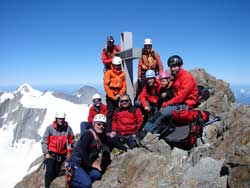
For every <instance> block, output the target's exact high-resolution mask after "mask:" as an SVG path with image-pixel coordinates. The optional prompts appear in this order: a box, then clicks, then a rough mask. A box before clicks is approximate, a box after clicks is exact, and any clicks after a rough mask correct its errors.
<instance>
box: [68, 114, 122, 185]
mask: <svg viewBox="0 0 250 188" xmlns="http://www.w3.org/2000/svg"><path fill="white" fill-rule="evenodd" d="M105 128H106V116H105V115H103V114H96V115H95V117H94V120H93V127H92V128H91V129H89V130H87V131H86V132H84V134H83V135H82V136H81V137H80V140H79V141H78V142H77V144H76V147H75V148H74V149H73V151H72V155H71V158H70V160H69V163H70V166H71V168H72V174H73V177H71V186H72V188H80V187H81V188H91V187H92V183H93V182H94V181H96V180H99V179H101V177H102V174H103V173H104V172H105V170H106V168H107V166H108V165H109V164H110V162H111V159H110V147H112V148H113V147H117V148H119V149H121V150H125V151H126V149H127V148H126V147H125V146H123V145H122V144H120V143H119V142H114V140H113V139H111V138H110V137H109V136H107V135H106V134H105ZM100 153H101V154H102V157H101V160H99V161H98V160H97V159H98V157H99V154H100Z"/></svg>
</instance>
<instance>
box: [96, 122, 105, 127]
mask: <svg viewBox="0 0 250 188" xmlns="http://www.w3.org/2000/svg"><path fill="white" fill-rule="evenodd" d="M95 124H96V125H98V127H101V126H102V127H105V124H104V123H103V122H96V123H95Z"/></svg>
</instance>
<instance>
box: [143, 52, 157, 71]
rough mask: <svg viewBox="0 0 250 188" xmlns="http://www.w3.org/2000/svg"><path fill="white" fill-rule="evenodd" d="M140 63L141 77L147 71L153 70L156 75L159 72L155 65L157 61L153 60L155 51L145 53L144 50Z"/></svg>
mask: <svg viewBox="0 0 250 188" xmlns="http://www.w3.org/2000/svg"><path fill="white" fill-rule="evenodd" d="M142 62H143V63H142V64H141V68H142V70H141V71H142V75H144V74H145V72H146V71H147V70H149V69H152V70H154V71H155V72H156V73H158V72H159V65H158V64H157V60H156V58H155V51H150V52H147V51H146V50H144V52H143V54H142Z"/></svg>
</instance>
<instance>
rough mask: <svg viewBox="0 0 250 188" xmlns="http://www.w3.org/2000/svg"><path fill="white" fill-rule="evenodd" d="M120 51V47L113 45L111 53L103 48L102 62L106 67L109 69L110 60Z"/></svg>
mask: <svg viewBox="0 0 250 188" xmlns="http://www.w3.org/2000/svg"><path fill="white" fill-rule="evenodd" d="M120 51H121V47H120V46H118V45H114V47H113V51H112V53H109V52H107V49H106V48H104V49H103V50H102V62H103V64H104V65H105V66H106V67H109V68H110V65H111V64H112V60H113V58H114V54H115V53H117V52H120Z"/></svg>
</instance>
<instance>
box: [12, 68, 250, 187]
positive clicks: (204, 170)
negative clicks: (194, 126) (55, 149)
mask: <svg viewBox="0 0 250 188" xmlns="http://www.w3.org/2000/svg"><path fill="white" fill-rule="evenodd" d="M191 73H192V74H193V75H194V76H195V78H196V80H197V83H198V84H199V85H204V86H206V87H208V88H209V91H210V93H211V96H210V98H209V99H208V100H207V101H205V102H204V103H202V104H201V105H200V106H199V108H200V109H203V110H207V111H210V112H211V117H210V118H211V119H212V118H214V117H215V116H220V118H221V121H219V122H215V123H214V124H213V125H210V126H207V127H205V130H204V135H203V140H204V141H205V144H199V145H198V146H197V147H195V148H193V149H192V150H191V151H184V150H181V149H178V148H173V149H171V147H170V146H169V145H168V144H166V143H165V142H164V141H163V140H159V139H157V138H156V139H154V138H155V135H153V134H147V136H146V137H145V138H144V139H143V141H142V143H143V144H144V146H146V147H143V148H136V149H133V150H129V151H128V152H125V153H123V154H121V155H119V156H114V157H113V160H112V163H111V165H110V166H109V167H108V169H107V171H106V173H105V174H104V175H103V178H102V180H100V181H97V182H95V183H94V185H93V187H94V188H168V187H169V188H174V187H175V188H228V187H230V188H247V187H250V106H244V105H239V104H236V103H235V98H234V95H233V92H232V91H231V89H230V86H229V84H227V83H226V82H224V81H222V80H217V79H216V78H215V77H213V76H211V75H209V74H208V73H206V71H205V70H204V69H194V70H191ZM41 161H42V159H40V162H41ZM37 163H39V160H38V162H37ZM43 170H44V169H43V168H41V167H40V168H38V169H37V170H36V171H34V172H33V173H31V174H29V175H27V176H26V177H25V178H24V179H23V180H22V181H21V182H19V183H18V184H17V185H16V186H15V188H27V187H32V188H42V187H43V177H42V176H43V175H42V174H43ZM51 187H53V188H62V187H65V180H64V177H63V176H61V177H58V178H57V179H56V180H55V181H54V182H53V183H52V185H51Z"/></svg>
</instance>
